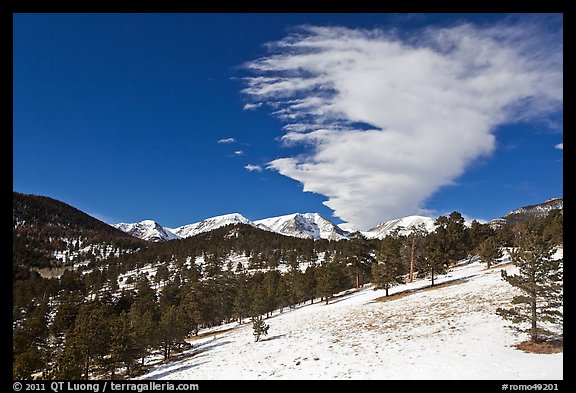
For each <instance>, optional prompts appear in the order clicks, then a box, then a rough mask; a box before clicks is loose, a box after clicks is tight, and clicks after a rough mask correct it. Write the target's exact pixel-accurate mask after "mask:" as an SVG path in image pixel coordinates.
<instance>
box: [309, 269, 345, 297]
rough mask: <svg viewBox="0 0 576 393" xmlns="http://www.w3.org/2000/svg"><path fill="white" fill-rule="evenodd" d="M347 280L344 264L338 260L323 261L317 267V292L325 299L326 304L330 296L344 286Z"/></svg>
mask: <svg viewBox="0 0 576 393" xmlns="http://www.w3.org/2000/svg"><path fill="white" fill-rule="evenodd" d="M347 283H349V280H348V279H347V277H346V272H345V270H344V266H343V265H342V264H341V263H338V262H328V263H323V264H322V265H320V267H319V268H318V286H317V289H316V290H317V293H318V295H320V296H321V297H322V298H324V299H325V301H326V304H328V302H329V301H330V299H331V298H332V296H333V295H334V294H336V293H338V292H340V291H342V290H344V289H346V288H349V286H348V285H347Z"/></svg>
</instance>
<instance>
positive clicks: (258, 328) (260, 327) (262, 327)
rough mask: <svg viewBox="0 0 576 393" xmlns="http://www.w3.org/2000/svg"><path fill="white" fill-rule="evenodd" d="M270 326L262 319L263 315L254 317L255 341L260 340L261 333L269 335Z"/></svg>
mask: <svg viewBox="0 0 576 393" xmlns="http://www.w3.org/2000/svg"><path fill="white" fill-rule="evenodd" d="M269 328H270V325H267V324H266V323H265V322H264V321H263V320H262V316H258V317H252V329H253V333H252V334H253V335H254V340H255V341H259V340H260V336H261V335H267V334H268V329H269Z"/></svg>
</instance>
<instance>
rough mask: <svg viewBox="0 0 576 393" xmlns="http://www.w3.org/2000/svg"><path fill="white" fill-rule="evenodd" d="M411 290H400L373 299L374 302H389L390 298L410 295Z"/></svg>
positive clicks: (394, 298)
mask: <svg viewBox="0 0 576 393" xmlns="http://www.w3.org/2000/svg"><path fill="white" fill-rule="evenodd" d="M412 293H413V291H402V292H398V293H393V294H392V295H388V296H380V297H378V298H376V299H374V300H373V301H375V302H389V301H390V300H396V299H402V298H403V297H406V296H408V295H412Z"/></svg>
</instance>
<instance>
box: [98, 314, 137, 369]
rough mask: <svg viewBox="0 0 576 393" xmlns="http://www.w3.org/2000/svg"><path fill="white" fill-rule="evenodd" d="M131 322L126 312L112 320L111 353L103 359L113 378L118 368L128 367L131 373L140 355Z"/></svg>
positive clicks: (104, 365)
mask: <svg viewBox="0 0 576 393" xmlns="http://www.w3.org/2000/svg"><path fill="white" fill-rule="evenodd" d="M130 322H131V321H130V319H129V317H128V314H126V313H125V312H123V313H121V314H120V315H118V316H113V317H112V318H111V320H110V354H109V356H108V357H107V358H106V359H103V363H104V364H103V368H104V369H105V370H107V371H108V372H110V378H111V379H114V377H115V373H116V369H117V368H120V367H126V372H127V373H130V369H131V368H132V366H133V365H134V363H135V361H136V359H137V358H138V357H139V355H140V350H139V346H138V343H137V342H136V335H135V330H134V329H133V328H132V327H131V323H130Z"/></svg>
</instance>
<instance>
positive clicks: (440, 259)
mask: <svg viewBox="0 0 576 393" xmlns="http://www.w3.org/2000/svg"><path fill="white" fill-rule="evenodd" d="M447 254H448V252H447V250H446V241H445V240H444V238H443V237H442V234H439V233H437V232H432V233H431V234H429V235H428V236H427V238H426V250H425V255H424V258H423V261H422V263H421V266H420V271H421V272H422V273H424V274H430V277H431V280H432V284H431V286H434V277H435V276H437V275H438V274H444V273H445V272H446V268H447V265H448V260H447V257H446V255H447Z"/></svg>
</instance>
